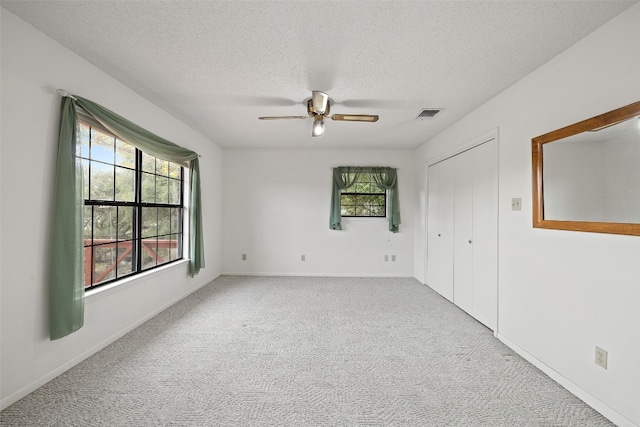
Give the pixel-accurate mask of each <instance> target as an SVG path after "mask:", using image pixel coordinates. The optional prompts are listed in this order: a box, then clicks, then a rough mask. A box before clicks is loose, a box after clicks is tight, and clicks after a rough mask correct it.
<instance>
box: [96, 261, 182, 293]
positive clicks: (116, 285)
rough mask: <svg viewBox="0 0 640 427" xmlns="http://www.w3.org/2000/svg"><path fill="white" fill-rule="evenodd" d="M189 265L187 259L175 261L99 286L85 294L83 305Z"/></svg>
mask: <svg viewBox="0 0 640 427" xmlns="http://www.w3.org/2000/svg"><path fill="white" fill-rule="evenodd" d="M187 264H189V260H188V259H186V258H185V259H182V260H180V261H176V262H174V263H171V264H169V265H164V266H161V267H157V268H154V269H153V270H150V271H145V272H144V273H140V274H136V275H135V276H133V277H127V278H125V279H122V280H119V281H117V282H113V283H110V284H108V285H104V286H100V287H99V288H96V289H92V290H90V291H87V292H85V294H84V301H85V303H90V302H92V301H97V300H99V299H101V298H104V297H106V296H109V295H111V294H114V293H116V292H120V291H124V290H126V289H129V288H131V287H132V286H135V285H136V284H137V283H139V282H146V281H147V280H149V279H150V278H152V277H153V276H155V275H159V274H163V273H165V272H167V271H171V270H174V269H177V268H182V267H183V266H185V265H187Z"/></svg>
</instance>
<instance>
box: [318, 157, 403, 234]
mask: <svg viewBox="0 0 640 427" xmlns="http://www.w3.org/2000/svg"><path fill="white" fill-rule="evenodd" d="M361 173H370V174H372V176H373V180H374V182H375V183H376V186H377V187H378V188H380V189H381V190H386V191H388V194H389V213H388V215H387V216H388V218H389V231H391V232H392V233H397V232H398V230H399V226H400V201H399V196H398V171H397V169H395V168H390V167H384V166H340V167H337V168H333V179H332V182H333V185H332V189H331V211H330V214H329V228H331V229H332V230H342V224H341V221H342V215H341V206H340V195H341V192H342V190H344V189H347V188H349V187H351V186H352V185H353V184H354V183H355V182H356V181H357V179H358V176H359V175H360V174H361Z"/></svg>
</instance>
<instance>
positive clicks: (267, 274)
mask: <svg viewBox="0 0 640 427" xmlns="http://www.w3.org/2000/svg"><path fill="white" fill-rule="evenodd" d="M222 276H265V277H296V276H298V277H401V278H407V277H410V278H415V276H414V275H413V274H371V273H362V274H343V273H302V272H293V273H292V272H290V271H289V272H273V271H268V272H265V271H260V272H255V271H224V272H222Z"/></svg>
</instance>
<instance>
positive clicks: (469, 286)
mask: <svg viewBox="0 0 640 427" xmlns="http://www.w3.org/2000/svg"><path fill="white" fill-rule="evenodd" d="M474 150H475V149H471V150H469V151H465V152H463V153H460V154H458V155H457V156H455V157H453V159H452V160H453V164H454V192H455V197H454V210H455V212H454V221H453V222H454V234H455V238H454V249H453V302H454V303H455V304H456V305H457V306H458V307H460V308H461V309H463V310H464V311H466V312H467V313H469V314H472V311H473V294H474V292H473V268H472V266H473V252H474V251H473V244H474V242H473V207H474V206H473V180H474V169H475V164H474V163H475V156H474Z"/></svg>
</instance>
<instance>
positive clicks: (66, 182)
mask: <svg viewBox="0 0 640 427" xmlns="http://www.w3.org/2000/svg"><path fill="white" fill-rule="evenodd" d="M60 93H61V94H62V92H60ZM78 108H81V109H82V111H83V114H87V115H89V116H91V117H92V118H93V119H95V120H96V121H97V122H98V123H100V124H101V125H102V126H104V127H105V128H106V129H107V130H109V131H110V132H111V133H113V134H114V135H115V136H116V137H118V138H120V139H122V140H124V141H127V142H128V143H130V144H131V145H133V146H135V147H136V148H139V149H140V150H142V151H144V152H146V153H147V154H150V155H152V156H155V157H158V158H161V159H163V160H168V161H171V162H174V163H178V164H181V165H183V166H188V167H189V176H190V181H189V182H190V193H189V256H190V260H189V274H190V275H191V276H192V277H193V276H195V275H196V274H198V272H199V271H200V269H201V268H204V244H203V238H202V205H201V199H200V181H201V180H200V165H199V161H198V153H196V152H194V151H191V150H187V149H186V148H182V147H180V146H178V145H176V144H174V143H173V142H171V141H167V140H166V139H163V138H161V137H159V136H157V135H154V134H153V133H151V132H149V131H147V130H145V129H143V128H141V127H140V126H138V125H136V124H135V123H133V122H131V121H129V120H127V119H125V118H124V117H122V116H119V115H118V114H116V113H114V112H113V111H111V110H108V109H107V108H104V107H103V106H101V105H99V104H96V103H94V102H92V101H89V100H88V99H84V98H81V97H79V96H73V95H69V94H67V93H64V94H63V98H62V114H61V116H60V137H59V141H58V165H57V172H56V189H55V192H56V196H55V208H54V209H55V212H54V226H53V248H52V255H51V267H50V275H49V301H50V304H49V319H50V321H49V325H50V326H49V329H50V337H51V339H52V340H54V339H58V338H62V337H64V336H66V335H69V334H70V333H72V332H75V331H76V330H78V329H80V327H82V323H83V315H84V300H83V298H84V280H83V259H82V256H83V253H82V244H81V242H82V206H83V199H82V175H81V170H82V168H81V165H80V163H79V161H78V160H76V157H75V152H76V147H75V145H76V126H77V123H78Z"/></svg>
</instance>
